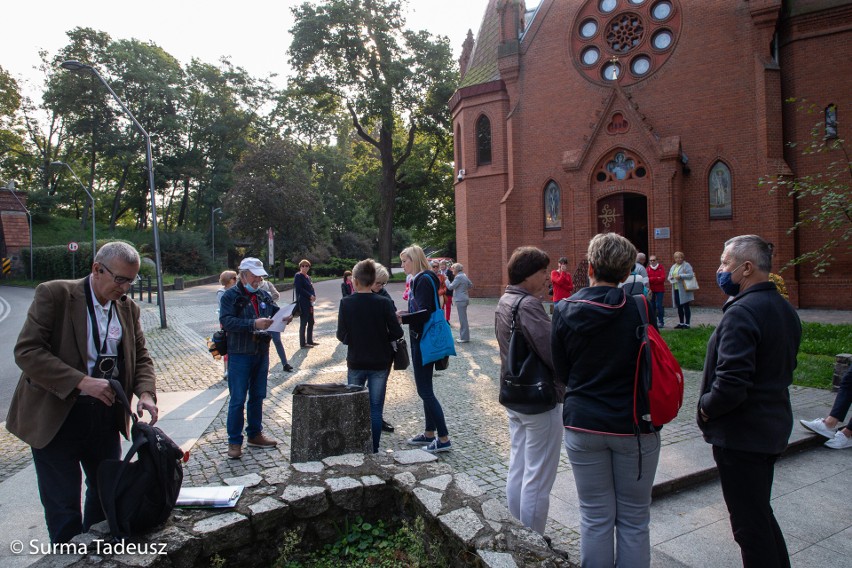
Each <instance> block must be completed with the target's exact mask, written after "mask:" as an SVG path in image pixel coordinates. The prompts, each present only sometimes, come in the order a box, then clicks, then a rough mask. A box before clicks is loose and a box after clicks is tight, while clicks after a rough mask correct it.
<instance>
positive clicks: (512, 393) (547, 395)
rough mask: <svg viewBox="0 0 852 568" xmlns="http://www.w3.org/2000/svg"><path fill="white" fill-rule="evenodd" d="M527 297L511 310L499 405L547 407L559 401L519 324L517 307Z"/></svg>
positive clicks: (548, 373) (550, 373) (550, 375)
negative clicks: (507, 352)
mask: <svg viewBox="0 0 852 568" xmlns="http://www.w3.org/2000/svg"><path fill="white" fill-rule="evenodd" d="M525 297H526V296H521V298H520V299H519V300H518V301H517V302H515V305H514V306H513V307H512V324H511V327H510V331H509V356H508V357H507V369H506V374H505V376H504V380H503V381H501V384H500V399H499V400H500V404H502V405H503V406H511V405H516V404H517V405H531V404H535V405H544V406H548V407H550V408H553V406H554V405H555V404H556V403H557V402H558V397H557V394H556V387H555V385H554V384H553V371H551V370H550V368H548V366H547V365H545V364H544V361H542V360H541V357H539V356H538V355H537V354H536V352H535V351H533V350H532V349H530V346H529V344H528V343H527V340H526V338H525V337H524V333H523V332H522V331H521V329H520V325H519V324H518V308H519V307H520V305H521V302H522V301H523V299H524V298H525Z"/></svg>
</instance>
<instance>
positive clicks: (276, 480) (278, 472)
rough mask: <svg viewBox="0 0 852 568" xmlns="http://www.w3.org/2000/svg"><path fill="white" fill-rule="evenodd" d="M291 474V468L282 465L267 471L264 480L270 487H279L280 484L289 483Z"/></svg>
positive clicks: (264, 473)
mask: <svg viewBox="0 0 852 568" xmlns="http://www.w3.org/2000/svg"><path fill="white" fill-rule="evenodd" d="M300 465H303V464H300ZM291 474H292V471H290V467H289V466H285V465H282V466H278V467H273V468H270V469H267V470H265V471H264V472H263V478H264V479H265V480H266V482H267V483H268V484H270V485H278V484H280V483H287V481H288V480H289V479H290V475H291Z"/></svg>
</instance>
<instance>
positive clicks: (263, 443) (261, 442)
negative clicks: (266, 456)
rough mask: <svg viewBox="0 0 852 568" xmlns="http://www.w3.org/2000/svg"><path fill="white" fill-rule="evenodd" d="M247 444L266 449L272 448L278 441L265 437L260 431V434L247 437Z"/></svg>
mask: <svg viewBox="0 0 852 568" xmlns="http://www.w3.org/2000/svg"><path fill="white" fill-rule="evenodd" d="M248 445H249V446H251V447H252V448H264V449H267V450H268V449H270V448H274V447H275V446H277V445H278V442H276V441H275V440H272V439H270V438H267V437H266V436H264V435H263V434H262V433H261V434H258V435H257V436H255V437H254V438H249V439H248Z"/></svg>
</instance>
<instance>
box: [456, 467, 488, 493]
mask: <svg viewBox="0 0 852 568" xmlns="http://www.w3.org/2000/svg"><path fill="white" fill-rule="evenodd" d="M453 481H455V483H456V487H458V488H459V491H461V492H462V493H464V494H465V495H467V496H469V497H480V496H482V495H484V494H485V491H484V490H483V489H482V487H480V486H479V484H478V483H477V482H476V480H475V479H474V478H473V477H471V476H470V475H468V474H466V473H459V474H456V475H455V476H454V479H453Z"/></svg>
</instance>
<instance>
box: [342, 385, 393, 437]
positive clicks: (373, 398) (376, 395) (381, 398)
mask: <svg viewBox="0 0 852 568" xmlns="http://www.w3.org/2000/svg"><path fill="white" fill-rule="evenodd" d="M388 375H390V369H387V370H381V371H373V370H357V369H349V374H348V376H347V382H348V383H349V384H350V385H359V386H362V387H363V386H364V385H367V390H368V391H369V392H370V430H371V431H372V432H373V453H376V452H378V451H379V440H380V439H381V437H382V412H383V411H384V409H385V391H386V390H387V386H388Z"/></svg>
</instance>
